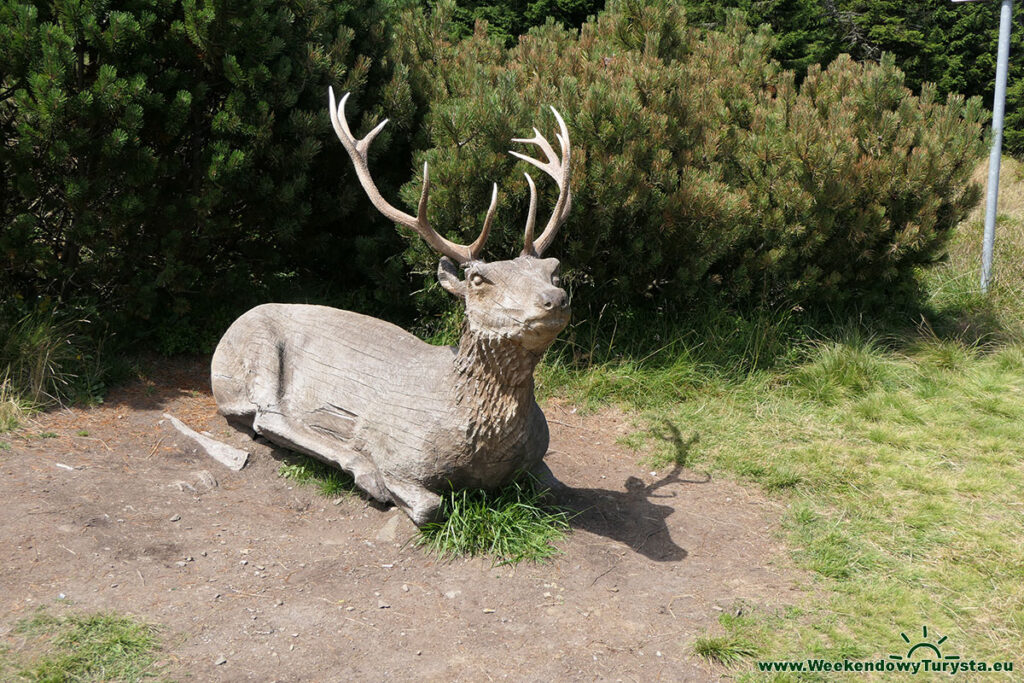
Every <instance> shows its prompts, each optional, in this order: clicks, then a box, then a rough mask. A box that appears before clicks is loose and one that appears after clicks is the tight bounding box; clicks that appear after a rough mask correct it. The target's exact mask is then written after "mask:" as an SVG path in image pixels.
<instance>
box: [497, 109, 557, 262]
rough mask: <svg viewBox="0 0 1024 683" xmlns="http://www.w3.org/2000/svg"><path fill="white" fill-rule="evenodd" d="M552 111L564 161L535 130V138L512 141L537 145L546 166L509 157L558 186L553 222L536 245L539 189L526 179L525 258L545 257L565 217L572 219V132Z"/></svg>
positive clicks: (526, 159) (549, 223)
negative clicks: (527, 208) (528, 208)
mask: <svg viewBox="0 0 1024 683" xmlns="http://www.w3.org/2000/svg"><path fill="white" fill-rule="evenodd" d="M551 111H552V112H553V113H554V115H555V119H556V120H557V121H558V129H559V132H558V133H557V134H556V135H555V137H556V139H557V140H558V146H559V148H560V149H561V152H562V154H561V158H559V155H556V154H555V150H554V149H553V148H552V147H551V143H549V142H548V141H547V138H545V137H544V136H543V135H541V133H540V131H538V130H537V129H536V128H534V129H533V133H534V137H532V138H513V140H512V141H513V142H522V143H526V144H531V145H537V146H538V147H540V149H541V152H543V154H544V156H545V157H546V158H547V161H546V162H544V161H540V160H539V159H534V158H533V157H530V156H527V155H525V154H520V153H519V152H513V151H510V152H509V154H511V155H512V156H514V157H516V158H517V159H522V160H523V161H525V162H527V163H529V164H532V165H534V166H536V167H537V168H539V169H540V170H541V171H543V172H544V173H546V174H548V175H549V176H551V177H552V178H553V179H554V180H555V183H556V184H557V185H558V200H557V201H556V202H555V209H554V211H553V212H552V214H551V218H550V219H549V220H548V224H547V225H546V226H545V227H544V232H542V233H541V235H540V237H538V238H537V239H536V241H534V239H533V222H534V220H535V215H536V214H535V210H536V188H535V187H534V185H533V179H532V178H530V177H529V176H528V175H527V178H528V180H529V181H530V215H529V217H528V218H527V227H526V237H525V239H524V244H523V252H522V255H523V256H540V255H541V254H543V253H544V250H545V249H547V248H548V246H549V245H550V244H551V241H552V240H553V239H554V237H555V235H556V234H557V233H558V228H559V227H561V225H562V223H564V222H565V219H566V217H567V216H568V215H569V209H570V208H571V207H572V189H571V188H570V187H569V175H570V171H571V165H570V160H571V155H572V150H571V148H570V146H569V130H568V129H567V128H566V126H565V121H563V120H562V116H561V114H559V113H558V110H557V109H555V108H554V107H551Z"/></svg>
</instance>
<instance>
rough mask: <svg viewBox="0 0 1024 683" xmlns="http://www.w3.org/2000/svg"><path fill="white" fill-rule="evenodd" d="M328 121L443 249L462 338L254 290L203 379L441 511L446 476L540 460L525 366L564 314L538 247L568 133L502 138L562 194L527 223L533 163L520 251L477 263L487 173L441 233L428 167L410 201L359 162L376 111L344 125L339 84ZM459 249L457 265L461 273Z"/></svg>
mask: <svg viewBox="0 0 1024 683" xmlns="http://www.w3.org/2000/svg"><path fill="white" fill-rule="evenodd" d="M328 98H329V99H328V104H329V108H330V115H331V122H332V123H333V124H334V130H335V132H337V134H338V138H339V139H340V140H341V144H342V145H343V146H344V147H345V150H346V151H347V152H348V154H349V156H350V157H351V158H352V163H353V164H354V165H355V169H356V174H357V175H358V177H359V181H360V183H362V186H363V189H364V190H365V191H366V194H367V196H368V197H369V198H370V201H371V202H372V203H373V205H374V206H375V207H377V209H378V210H379V211H380V212H381V213H382V214H384V215H385V216H386V217H387V218H389V219H390V220H392V221H394V222H395V223H399V224H401V225H404V226H406V227H408V228H411V229H413V230H415V231H416V232H417V233H418V234H419V235H420V236H422V237H423V239H424V240H426V242H427V243H428V244H429V245H430V246H431V247H433V248H434V249H435V250H436V251H437V252H439V253H440V254H441V255H442V258H441V262H440V265H439V266H438V272H437V277H438V280H439V281H440V283H441V285H442V286H443V287H444V288H445V289H446V290H448V291H449V292H451V293H452V294H454V295H455V296H457V297H459V298H460V299H462V300H463V301H464V303H465V306H466V316H465V325H464V329H463V333H462V338H461V340H460V341H459V345H458V346H432V345H430V344H427V343H425V342H423V341H421V340H419V339H418V338H416V337H415V336H413V335H412V334H410V333H409V332H406V331H405V330H403V329H401V328H399V327H396V326H395V325H392V324H391V323H388V322H385V321H383V320H378V319H376V318H371V317H367V316H365V315H360V314H358V313H353V312H350V311H343V310H338V309H334V308H328V307H325V306H312V305H297V304H296V305H286V304H265V305H263V306H258V307H256V308H254V309H252V310H250V311H248V312H247V313H245V314H244V315H242V316H241V317H240V318H239V319H238V320H236V321H235V322H234V323H233V324H232V325H231V327H230V328H229V329H228V331H227V332H226V333H225V334H224V337H223V338H222V339H221V341H220V343H219V344H218V346H217V350H216V351H215V353H214V355H213V362H212V367H211V374H212V384H213V394H214V397H215V398H216V401H217V406H218V409H219V411H220V412H221V414H223V415H224V416H226V417H227V418H228V420H229V421H230V422H231V423H232V424H234V425H236V426H238V427H241V428H244V429H251V430H253V431H255V432H256V433H257V434H260V435H262V436H263V437H265V438H267V439H268V440H270V441H271V442H273V443H276V444H278V445H280V446H283V447H285V448H289V449H292V450H295V451H299V452H301V453H306V454H308V455H310V456H313V457H315V458H317V459H319V460H322V461H324V462H326V463H329V464H331V465H335V466H337V467H340V468H341V469H343V470H345V471H347V472H349V473H350V474H351V475H352V476H353V477H354V479H355V482H356V484H357V485H358V486H359V487H360V488H362V489H363V490H364V491H366V492H367V493H368V494H369V495H371V496H373V497H374V498H376V499H377V500H379V501H382V502H393V503H395V504H396V505H398V506H399V507H401V508H402V509H403V510H404V511H405V512H406V513H407V514H408V515H409V516H410V517H411V518H412V520H413V521H414V522H415V523H416V524H417V525H422V524H424V523H426V522H428V521H431V520H433V519H435V518H436V516H437V513H438V508H439V506H440V502H441V498H440V496H439V494H440V493H443V492H444V491H446V490H448V489H449V488H450V487H454V488H456V489H458V488H465V487H474V488H493V487H497V486H500V485H502V484H503V483H505V482H507V481H509V480H510V479H511V478H513V477H514V476H515V475H516V474H517V473H519V472H521V471H523V470H530V469H536V468H541V469H544V466H543V464H542V463H541V459H542V458H543V457H544V454H545V453H546V452H547V448H548V427H547V422H546V420H545V419H544V414H543V412H541V409H540V407H539V406H538V405H537V402H536V401H535V400H534V395H533V390H534V384H533V370H534V367H535V366H536V365H537V362H538V361H539V360H540V357H541V355H542V354H543V353H544V351H545V350H546V349H547V348H548V346H550V344H551V343H552V342H553V341H554V339H555V337H556V336H558V333H559V332H561V331H562V329H564V328H565V325H566V323H568V321H569V301H568V297H567V296H566V293H565V291H564V290H563V289H562V288H561V287H559V280H558V266H559V264H558V261H557V260H556V259H552V258H548V259H543V258H541V254H543V253H544V250H545V249H546V248H547V247H548V246H549V245H550V244H551V241H552V240H553V239H554V237H555V234H556V233H557V232H558V228H559V227H560V226H561V225H562V223H563V222H564V221H565V219H566V216H567V215H568V213H569V208H570V206H571V204H572V198H571V194H570V189H569V157H570V146H569V133H568V131H567V129H566V127H565V122H564V121H563V120H562V117H561V116H560V115H559V114H558V112H557V111H555V110H554V108H552V111H553V112H554V115H555V119H556V120H557V122H558V127H559V133H558V135H557V139H558V142H559V145H560V151H561V154H556V153H555V151H554V149H553V148H552V147H551V144H550V143H549V142H548V141H547V140H546V139H545V138H544V136H542V135H541V134H540V132H539V131H537V129H534V137H532V138H529V139H514V140H513V142H523V143H529V144H533V145H537V146H538V147H539V148H540V150H541V151H542V152H543V155H544V157H545V159H546V160H545V161H539V160H537V159H534V158H531V157H528V156H525V155H523V154H519V153H517V152H511V154H513V155H515V156H516V157H518V158H520V159H523V160H524V161H527V162H529V163H531V164H533V165H534V166H536V167H537V168H539V169H540V170H542V171H543V172H545V173H547V174H548V175H550V176H551V177H552V178H554V180H555V182H556V183H557V184H558V189H559V193H558V200H557V201H556V203H555V209H554V212H553V214H552V215H551V218H550V220H548V223H547V225H546V226H545V228H544V230H543V232H541V234H540V236H539V237H536V238H534V224H535V221H536V210H537V191H536V187H535V186H534V183H533V180H532V178H530V175H529V174H525V175H526V178H527V182H528V183H529V186H530V209H529V214H528V217H527V221H526V237H525V245H524V247H523V251H522V253H521V254H520V255H519V256H518V257H516V258H514V259H512V260H508V261H497V262H493V263H484V262H483V260H481V259H480V251H481V249H482V247H483V245H484V241H485V240H486V239H487V234H488V232H489V230H490V227H491V221H492V219H493V218H494V210H495V207H496V205H497V196H498V188H497V185H495V186H494V191H493V194H492V197H491V205H490V208H489V209H488V211H487V216H486V218H485V220H484V225H483V229H482V230H481V232H480V236H479V237H478V238H477V239H476V241H474V242H473V243H472V244H470V245H468V246H466V245H461V244H456V243H454V242H450V241H448V240H447V239H445V238H444V237H442V236H441V235H439V234H438V233H437V232H436V231H435V230H434V229H433V228H431V227H430V224H429V223H428V222H427V198H428V194H429V191H430V181H429V177H428V175H427V166H426V165H425V164H424V166H423V190H422V194H421V196H420V201H419V207H418V210H417V214H416V216H415V217H414V216H410V215H409V214H406V213H404V212H402V211H400V210H398V209H396V208H395V207H393V206H391V205H390V204H389V203H387V202H386V201H385V200H384V198H383V197H381V195H380V192H379V191H378V190H377V187H376V185H375V184H374V182H373V178H372V177H371V175H370V170H369V167H368V166H367V151H368V149H369V146H370V143H371V142H372V141H373V139H374V137H375V136H376V135H377V134H378V133H379V132H380V131H381V129H382V128H383V127H384V125H385V124H386V123H387V120H385V121H383V122H382V123H381V124H380V125H378V126H377V127H376V128H374V129H373V130H372V131H370V132H369V133H368V134H367V135H366V137H364V138H363V139H361V140H357V139H356V138H355V137H353V135H352V133H351V131H350V129H349V126H348V122H347V121H346V119H345V101H346V100H347V99H348V95H345V96H344V97H343V98H342V99H341V102H339V103H338V104H337V106H336V105H335V100H334V92H333V90H330V91H329V93H328ZM456 264H459V265H460V266H461V267H462V268H463V269H464V271H465V278H464V279H459V276H458V271H457V268H456Z"/></svg>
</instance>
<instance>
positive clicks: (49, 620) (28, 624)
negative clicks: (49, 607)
mask: <svg viewBox="0 0 1024 683" xmlns="http://www.w3.org/2000/svg"><path fill="white" fill-rule="evenodd" d="M14 633H16V634H18V635H20V636H22V637H23V638H24V645H23V646H22V647H20V648H19V649H20V650H21V651H22V652H25V653H31V657H30V659H29V660H28V661H27V662H26V661H24V660H23V659H20V658H19V657H18V654H19V653H17V652H11V651H8V653H6V654H5V655H4V657H5V659H7V661H6V662H4V664H5V666H4V667H3V668H2V669H0V671H4V672H6V673H5V675H6V674H7V673H9V674H11V675H12V676H13V680H26V681H46V682H50V681H53V682H56V681H80V682H82V683H87V682H93V681H95V682H97V683H98V682H99V681H126V682H127V681H142V680H146V679H151V678H154V677H155V676H157V672H156V671H155V670H154V665H155V663H156V657H157V653H158V652H159V650H160V642H159V639H158V638H157V635H156V629H155V628H154V627H152V626H150V625H148V624H143V623H140V622H138V621H135V620H134V619H132V618H130V617H125V616H121V615H118V614H114V613H108V612H103V613H95V614H82V615H75V614H72V615H68V616H61V617H55V616H52V615H50V614H47V613H46V612H37V613H36V614H35V615H33V616H32V617H29V618H27V619H24V620H22V621H20V622H18V624H17V625H16V626H15V628H14Z"/></svg>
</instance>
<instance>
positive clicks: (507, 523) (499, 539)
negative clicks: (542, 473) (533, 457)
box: [416, 477, 570, 564]
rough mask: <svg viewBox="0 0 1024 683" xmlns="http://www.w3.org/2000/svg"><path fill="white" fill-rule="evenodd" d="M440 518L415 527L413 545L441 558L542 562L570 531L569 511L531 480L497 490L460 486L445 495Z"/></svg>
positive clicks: (503, 562) (525, 479)
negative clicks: (555, 504) (553, 500)
mask: <svg viewBox="0 0 1024 683" xmlns="http://www.w3.org/2000/svg"><path fill="white" fill-rule="evenodd" d="M441 514H442V521H439V522H431V523H429V524H425V525H424V526H423V527H421V528H420V530H419V532H418V534H417V536H416V545H418V546H424V547H427V548H429V549H430V550H432V551H434V552H435V553H437V554H438V555H439V556H441V557H457V556H472V555H484V556H487V557H491V558H492V559H494V561H495V562H497V563H499V564H516V563H518V562H521V561H523V560H529V561H532V562H539V561H543V560H545V559H547V558H549V557H552V556H553V555H555V554H556V553H557V552H558V550H557V548H555V546H554V545H552V543H554V542H556V541H559V540H561V539H562V538H564V537H565V536H566V534H567V533H568V532H569V519H570V518H569V514H568V512H566V511H565V510H563V509H561V508H558V507H556V506H554V505H553V504H552V503H551V502H550V500H549V495H548V490H547V489H545V488H544V487H543V486H541V485H540V484H539V483H538V482H537V481H536V480H534V479H533V478H529V477H528V478H524V479H519V480H516V481H513V482H512V483H511V484H508V485H507V486H504V487H503V488H501V489H498V490H496V491H481V490H468V489H463V490H460V491H451V492H449V493H448V494H446V495H445V496H444V499H443V503H442V509H441Z"/></svg>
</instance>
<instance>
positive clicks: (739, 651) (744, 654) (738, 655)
mask: <svg viewBox="0 0 1024 683" xmlns="http://www.w3.org/2000/svg"><path fill="white" fill-rule="evenodd" d="M693 652H694V654H696V655H697V656H699V657H703V658H704V659H707V660H708V661H711V662H716V663H718V664H724V665H725V666H731V665H733V664H737V663H738V662H741V661H743V659H745V658H748V657H753V656H754V655H756V654H757V651H756V650H755V649H754V647H753V646H752V645H751V644H750V643H747V642H746V641H744V640H741V639H739V638H736V637H734V636H731V635H727V636H700V637H699V638H697V639H696V640H695V641H694V642H693Z"/></svg>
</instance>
